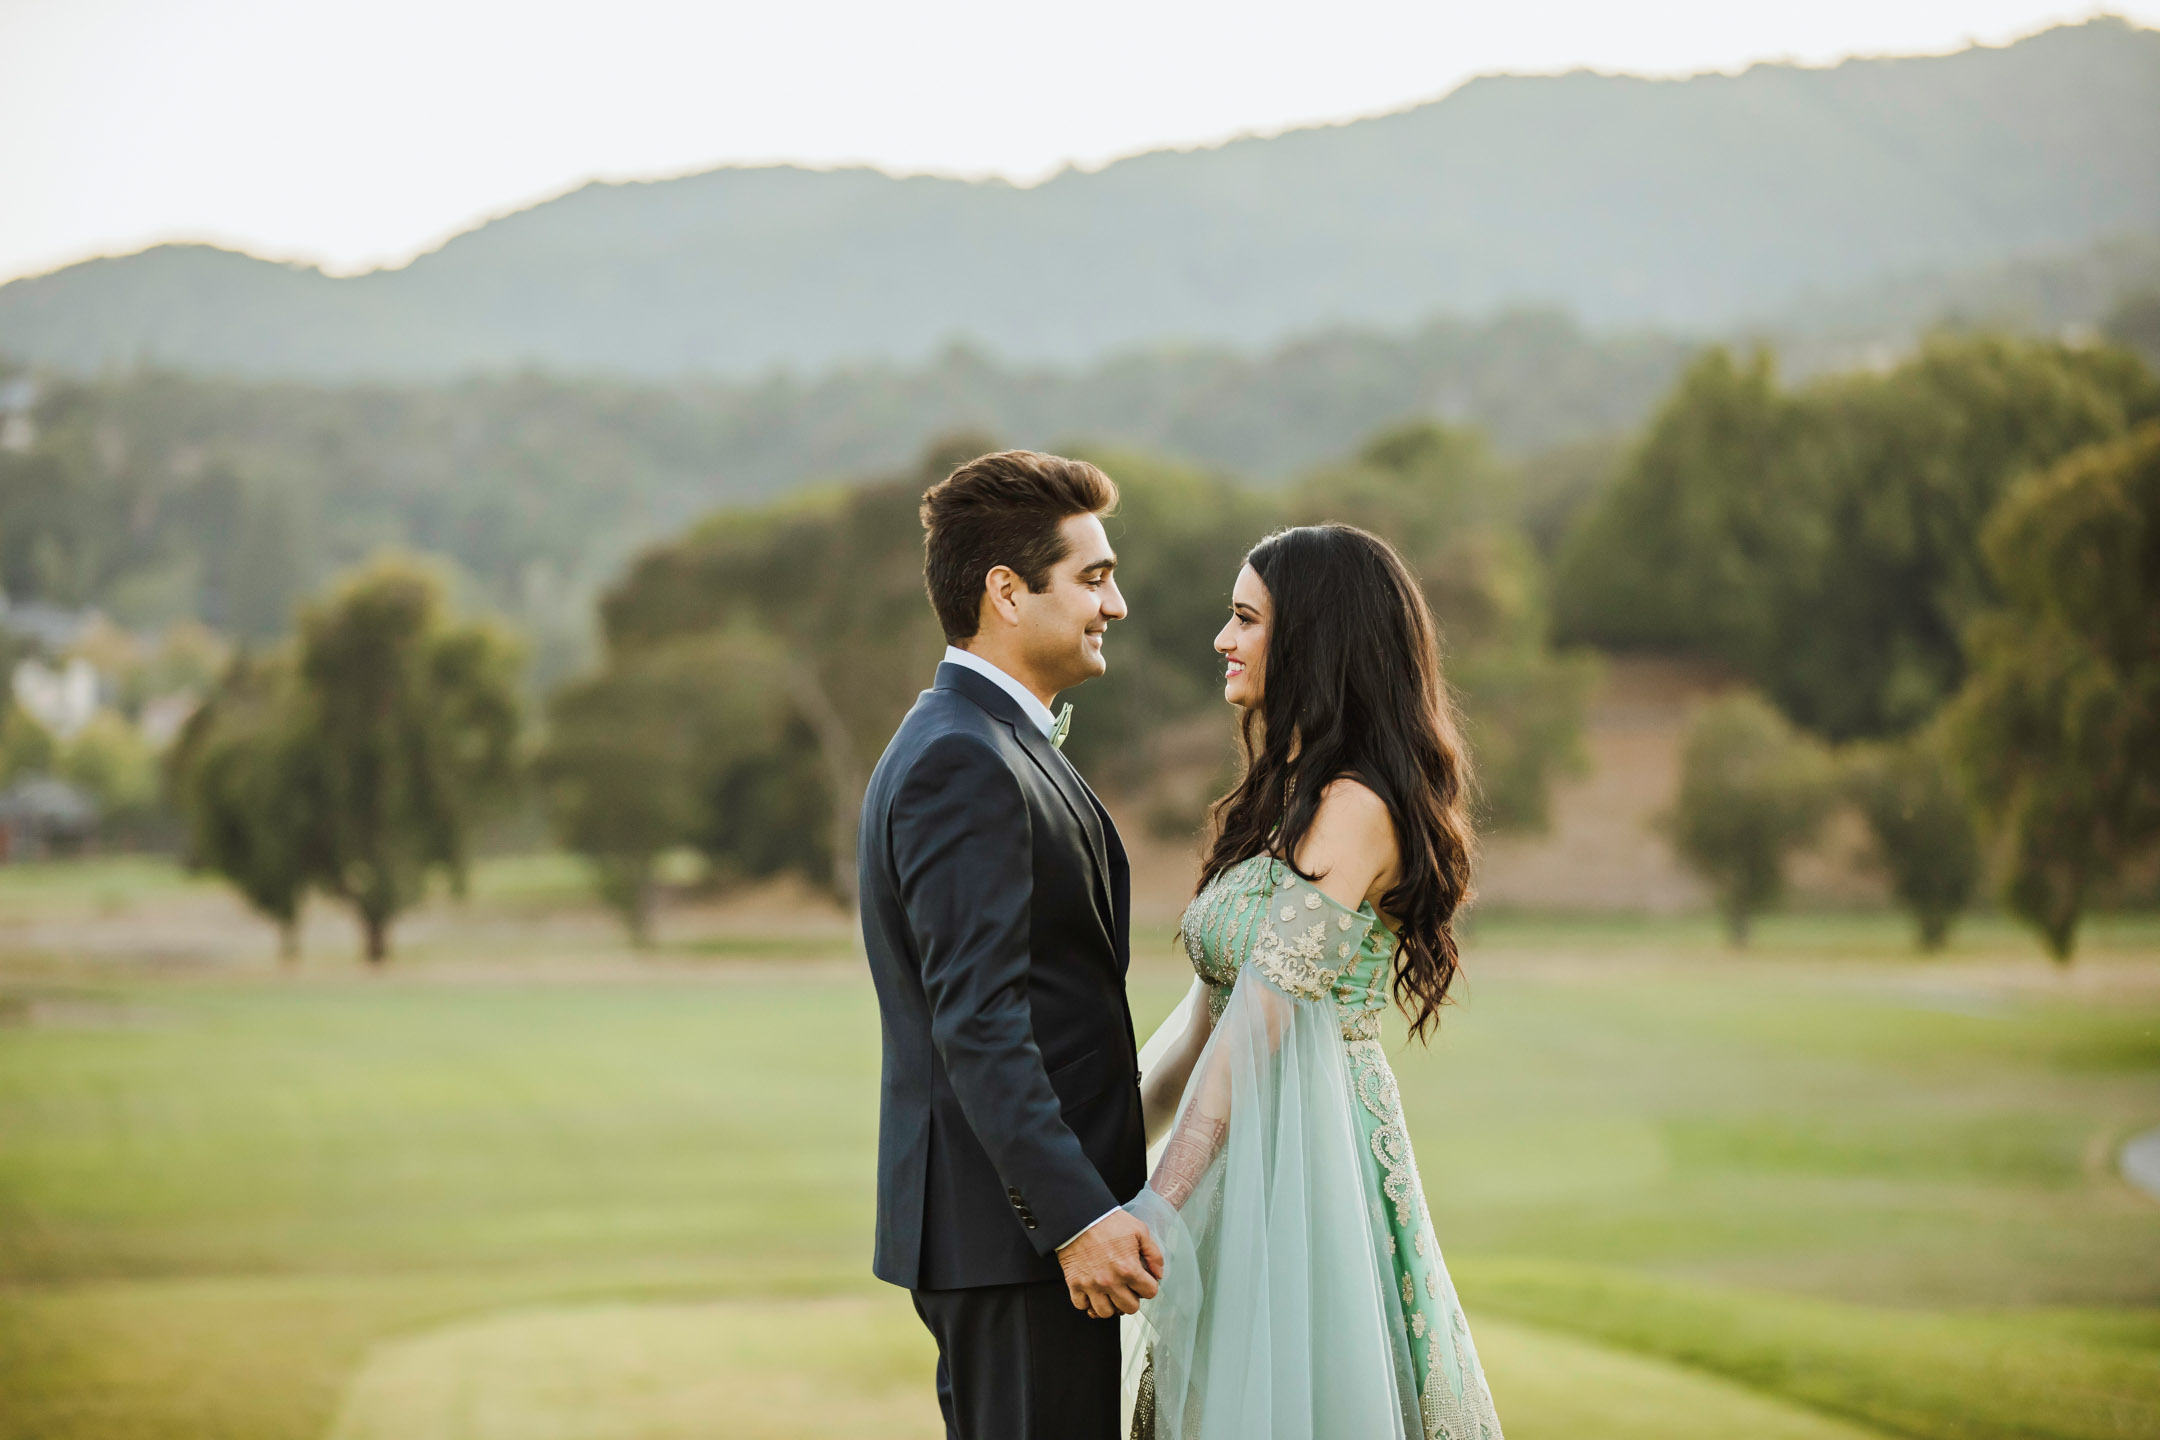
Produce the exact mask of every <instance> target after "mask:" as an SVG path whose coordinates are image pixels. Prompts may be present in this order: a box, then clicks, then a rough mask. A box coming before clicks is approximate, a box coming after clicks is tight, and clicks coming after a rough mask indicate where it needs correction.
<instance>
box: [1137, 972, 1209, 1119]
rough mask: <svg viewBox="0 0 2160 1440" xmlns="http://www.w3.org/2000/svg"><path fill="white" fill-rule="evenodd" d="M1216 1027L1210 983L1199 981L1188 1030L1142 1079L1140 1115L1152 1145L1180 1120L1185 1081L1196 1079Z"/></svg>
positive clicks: (1187, 1009) (1190, 1006)
mask: <svg viewBox="0 0 2160 1440" xmlns="http://www.w3.org/2000/svg"><path fill="white" fill-rule="evenodd" d="M1214 1028H1215V1017H1214V1015H1213V1014H1211V1013H1210V1012H1209V1010H1208V987H1207V982H1206V981H1205V980H1195V981H1193V987H1192V992H1191V994H1190V995H1189V996H1188V997H1187V1001H1186V1005H1185V1028H1184V1029H1183V1030H1182V1031H1181V1032H1180V1033H1179V1035H1178V1038H1177V1042H1176V1043H1175V1044H1174V1045H1172V1046H1171V1047H1170V1048H1169V1049H1168V1050H1167V1051H1165V1052H1164V1053H1163V1055H1162V1056H1161V1058H1159V1059H1157V1060H1156V1062H1155V1063H1154V1064H1153V1065H1150V1066H1149V1067H1148V1068H1147V1073H1146V1074H1144V1075H1142V1076H1141V1077H1140V1114H1141V1118H1142V1121H1143V1123H1144V1124H1145V1126H1146V1128H1147V1143H1148V1144H1150V1145H1153V1144H1154V1143H1155V1142H1156V1141H1157V1140H1160V1139H1161V1138H1162V1135H1163V1132H1164V1131H1165V1130H1168V1129H1169V1128H1170V1122H1171V1121H1172V1120H1175V1119H1176V1118H1177V1107H1178V1101H1179V1100H1181V1099H1183V1098H1184V1095H1185V1082H1186V1081H1188V1080H1190V1079H1192V1072H1193V1066H1194V1065H1196V1064H1198V1063H1199V1061H1200V1052H1201V1051H1203V1050H1205V1049H1207V1042H1208V1033H1209V1032H1210V1031H1211V1030H1213V1029H1214Z"/></svg>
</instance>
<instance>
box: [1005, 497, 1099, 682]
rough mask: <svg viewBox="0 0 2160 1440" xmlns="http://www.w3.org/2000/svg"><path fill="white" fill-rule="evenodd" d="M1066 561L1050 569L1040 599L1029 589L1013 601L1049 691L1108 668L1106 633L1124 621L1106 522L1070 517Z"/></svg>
mask: <svg viewBox="0 0 2160 1440" xmlns="http://www.w3.org/2000/svg"><path fill="white" fill-rule="evenodd" d="M1058 533H1059V535H1060V536H1062V537H1063V538H1064V541H1065V558H1064V559H1063V560H1060V561H1059V562H1058V563H1057V564H1056V565H1055V566H1053V567H1052V568H1051V571H1050V580H1049V583H1048V584H1047V585H1045V586H1044V588H1043V589H1042V591H1041V592H1040V593H1039V594H1038V593H1036V592H1034V591H1031V590H1029V589H1028V588H1027V587H1026V586H1025V585H1021V586H1019V587H1017V588H1016V590H1015V592H1014V595H1013V599H1014V602H1015V603H1016V604H1017V605H1018V606H1019V610H1020V636H1019V638H1020V648H1021V653H1022V654H1023V655H1024V656H1025V657H1026V661H1027V665H1028V668H1029V669H1030V670H1032V671H1033V672H1034V674H1035V676H1036V678H1037V679H1038V680H1039V681H1040V682H1041V683H1042V685H1043V686H1044V688H1046V689H1049V690H1052V691H1057V690H1063V689H1065V688H1066V687H1067V686H1071V685H1078V684H1079V683H1080V682H1081V681H1083V680H1092V679H1094V678H1095V677H1096V676H1097V675H1100V674H1102V673H1103V671H1104V670H1105V669H1107V668H1108V667H1107V666H1106V665H1105V663H1104V661H1103V653H1102V645H1103V631H1104V630H1106V629H1107V628H1109V625H1110V622H1111V621H1112V620H1122V619H1124V618H1125V597H1124V596H1122V595H1120V594H1119V593H1118V588H1117V581H1116V580H1115V579H1113V578H1112V577H1111V572H1112V571H1114V570H1115V569H1117V552H1116V551H1114V550H1112V549H1111V548H1110V537H1109V535H1108V534H1107V533H1105V532H1104V530H1103V524H1102V521H1101V520H1100V519H1099V518H1098V517H1096V516H1094V515H1070V516H1067V517H1066V518H1065V520H1064V522H1063V523H1061V524H1060V525H1059V526H1058Z"/></svg>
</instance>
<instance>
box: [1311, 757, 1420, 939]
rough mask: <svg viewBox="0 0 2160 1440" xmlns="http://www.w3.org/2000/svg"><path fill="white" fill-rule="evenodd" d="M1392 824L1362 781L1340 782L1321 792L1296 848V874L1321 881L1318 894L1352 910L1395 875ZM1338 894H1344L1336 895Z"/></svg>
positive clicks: (1381, 802)
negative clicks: (1316, 807) (1315, 877)
mask: <svg viewBox="0 0 2160 1440" xmlns="http://www.w3.org/2000/svg"><path fill="white" fill-rule="evenodd" d="M1395 859H1396V854H1395V822H1394V819H1393V818H1392V817H1391V816H1390V815H1389V814H1388V808H1387V802H1386V801H1384V800H1382V799H1381V798H1380V797H1379V796H1378V795H1376V794H1374V793H1373V790H1372V787H1371V786H1369V785H1367V784H1365V782H1363V781H1362V780H1357V779H1354V778H1352V777H1350V776H1344V777H1342V778H1341V779H1339V780H1335V781H1332V782H1330V783H1329V785H1328V787H1327V788H1326V789H1325V790H1323V791H1321V792H1320V806H1319V809H1318V810H1316V811H1315V812H1314V814H1313V823H1312V829H1311V830H1309V831H1308V832H1306V836H1305V843H1304V844H1303V845H1301V846H1299V847H1298V868H1299V869H1301V870H1303V871H1304V872H1305V873H1306V874H1308V875H1319V876H1325V877H1326V879H1325V880H1324V881H1323V883H1322V884H1321V887H1320V888H1321V889H1322V890H1324V891H1326V892H1327V894H1328V895H1329V896H1330V897H1332V898H1333V899H1336V900H1339V901H1341V902H1342V903H1344V904H1346V905H1350V906H1353V907H1354V906H1356V905H1357V904H1358V903H1359V902H1360V901H1361V900H1363V899H1365V898H1366V897H1367V896H1368V895H1369V894H1371V893H1373V892H1374V891H1375V890H1376V889H1379V890H1384V889H1386V888H1387V885H1386V883H1385V882H1387V881H1388V880H1389V879H1390V878H1391V877H1392V876H1393V875H1394V872H1395ZM1338 888H1340V889H1341V890H1342V891H1343V892H1344V893H1342V894H1337V893H1336V891H1337V889H1338Z"/></svg>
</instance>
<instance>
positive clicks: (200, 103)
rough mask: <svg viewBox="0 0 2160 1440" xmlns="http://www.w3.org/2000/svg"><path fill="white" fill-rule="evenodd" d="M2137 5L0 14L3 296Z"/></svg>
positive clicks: (1218, 5)
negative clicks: (834, 171) (750, 180)
mask: <svg viewBox="0 0 2160 1440" xmlns="http://www.w3.org/2000/svg"><path fill="white" fill-rule="evenodd" d="M2099 8H2105V9H2107V10H2109V11H2112V12H2113V13H2117V14H2123V15H2127V16H2129V17H2130V18H2131V19H2133V20H2135V21H2137V22H2138V23H2140V24H2144V25H2156V26H2160V0H2122V3H2116V4H2112V5H2108V6H2106V7H2083V6H2075V5H2061V4H2050V3H2047V0H1806V3H1787V0H1774V3H1771V0H1632V3H1627V4H1615V3H1613V0H1480V3H1477V4H1466V3H1462V0H1425V3H1402V0H1325V3H1322V0H1308V3H1306V4H1300V5H1292V4H1282V3H1277V0H1089V3H1087V4H1084V5H1082V4H1071V3H1068V4H1064V5H1047V4H1039V3H1029V0H908V3H906V4H894V3H892V0H781V3H775V0H758V3H736V0H707V3H702V4H699V3H683V0H600V3H595V0H580V3H577V4H569V3H561V0H0V279H7V278H12V277H15V276H20V275H26V274H35V273H39V272H41V271H45V270H49V269H54V268H57V267H58V266H61V265H64V264H68V263H72V262H74V261H76V260H80V259H84V258H87V257H89V256H92V255H99V254H124V253H128V252H130V251H134V250H138V249H141V248H142V247H144V246H146V245H149V244H153V243H157V242H160V241H168V240H195V241H207V242H210V243H214V244H222V245H227V246H231V247H233V248H237V249H245V250H249V251H251V252H253V253H255V254H259V255H266V256H272V257H276V258H279V259H292V260H300V261H304V262H307V263H311V264H320V265H322V266H324V268H326V269H329V270H332V271H334V272H336V273H351V272H354V271H359V270H365V269H370V268H373V267H375V266H378V265H384V264H391V265H394V264H401V263H403V262H404V261H406V260H409V259H411V258H412V257H413V256H414V255H415V254H418V253H422V252H424V251H426V250H429V249H432V248H433V247H434V246H436V245H437V244H439V243H441V242H442V241H443V240H444V239H446V238H448V237H449V236H450V235H452V234H455V233H457V232H458V231H460V230H463V229H466V228H469V227H470V226H472V225H473V224H476V223H478V222H479V221H481V220H483V219H485V218H486V217H488V216H490V215H497V214H502V213H505V212H507V211H510V210H515V209H520V208H523V207H524V206H526V205H529V204H532V203H534V202H535V201H538V200H541V199H544V198H546V197H548V196H550V195H555V194H560V193H562V192H563V191H565V190H568V189H573V188H575V187H576V186H577V185H579V184H581V183H583V182H584V181H586V180H589V179H593V178H606V179H627V178H638V177H647V176H662V175H673V174H684V173H688V172H693V171H697V170H703V169H708V168H711V167H713V166H716V165H721V164H729V163H764V162H771V161H781V160H785V161H794V162H800V163H806V164H814V165H836V164H872V165H876V166H878V167H880V168H882V169H885V170H889V171H892V172H894V173H915V172H930V173H937V174H946V175H965V176H992V175H995V176H1003V177H1005V178H1007V179H1009V180H1012V181H1014V182H1016V183H1022V184H1025V183H1032V182H1034V181H1037V180H1040V179H1042V178H1044V177H1045V176H1047V175H1050V174H1053V173H1055V172H1056V171H1057V170H1058V169H1059V168H1061V167H1063V166H1065V165H1067V164H1076V165H1080V166H1084V167H1092V166H1096V165H1100V164H1102V163H1104V162H1106V161H1108V160H1111V159H1113V158H1115V157H1117V156H1120V155H1126V154H1131V153H1134V152H1136V151H1140V150H1148V149H1155V148H1160V147H1164V146H1191V145H1197V144H1207V143H1213V142H1217V141H1220V140H1224V139H1228V138H1230V137H1232V136H1234V135H1239V134H1250V133H1262V134H1265V133H1271V132H1274V131H1279V130H1283V129H1288V128H1291V127H1294V126H1297V125H1302V124H1311V123H1316V122H1323V121H1331V120H1341V119H1348V118H1352V117H1355V116H1359V115H1371V114H1378V113H1383V112H1386V111H1389V110H1394V109H1400V108H1402V107H1404V106H1406V105H1411V104H1415V103H1417V102H1419V101H1423V100H1429V99H1435V98H1438V97H1439V96H1441V95H1443V94H1445V93H1446V92H1447V91H1449V90H1451V89H1453V88H1454V87H1455V86H1456V85H1458V84H1460V83H1461V82H1462V81H1464V80H1465V79H1468V78H1470V77H1471V76H1474V75H1479V74H1490V73H1496V72H1509V73H1517V74H1547V73H1557V72H1561V71H1566V70H1572V69H1579V68H1590V69H1596V70H1602V71H1608V72H1627V73H1634V74H1650V75H1681V74H1691V73H1696V72H1699V71H1705V70H1725V71H1736V70H1739V69H1742V68H1745V67H1746V66H1747V65H1748V64H1749V63H1751V62H1754V61H1758V60H1781V59H1782V60H1795V61H1799V62H1801V63H1807V64H1827V63H1833V62H1835V61H1836V60H1838V59H1840V58H1843V57H1845V56H1849V55H1856V54H1857V55H1883V54H1936V53H1943V52H1947V51H1951V50H1957V49H1961V48H1963V47H1964V46H1965V45H1967V44H1968V43H1972V42H1975V41H1977V42H1980V43H1986V44H2001V43H2004V42H2006V41H2008V40H2011V39H2014V38H2016V37H2018V36H2020V35H2025V34H2029V33H2031V32H2032V31H2035V30H2038V29H2042V28H2045V27H2046V26H2048V25H2049V24H2053V23H2057V22H2060V21H2073V20H2078V19H2083V18H2086V17H2087V16H2089V15H2091V14H2094V13H2098V12H2099Z"/></svg>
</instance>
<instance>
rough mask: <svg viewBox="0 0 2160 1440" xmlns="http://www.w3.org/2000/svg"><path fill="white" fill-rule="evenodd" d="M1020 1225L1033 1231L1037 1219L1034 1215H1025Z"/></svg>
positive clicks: (1021, 1218)
mask: <svg viewBox="0 0 2160 1440" xmlns="http://www.w3.org/2000/svg"><path fill="white" fill-rule="evenodd" d="M1020 1223H1021V1224H1023V1225H1025V1226H1027V1228H1028V1229H1030V1230H1033V1229H1034V1228H1035V1217H1034V1216H1033V1215H1023V1216H1021V1217H1020Z"/></svg>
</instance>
